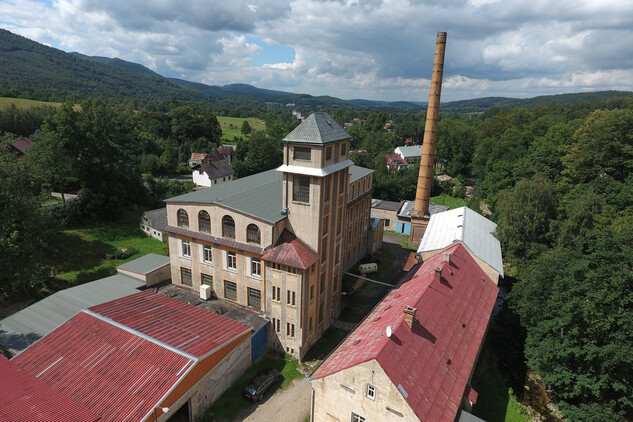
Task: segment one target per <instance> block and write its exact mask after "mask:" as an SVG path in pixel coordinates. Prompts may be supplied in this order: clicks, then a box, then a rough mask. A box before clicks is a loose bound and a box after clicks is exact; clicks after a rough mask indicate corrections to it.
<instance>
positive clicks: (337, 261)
mask: <svg viewBox="0 0 633 422" xmlns="http://www.w3.org/2000/svg"><path fill="white" fill-rule="evenodd" d="M339 248H340V245H336V250H335V252H334V265H336V264H338V263H339V255H340V253H339V252H340V249H339Z"/></svg>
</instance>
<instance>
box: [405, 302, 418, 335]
mask: <svg viewBox="0 0 633 422" xmlns="http://www.w3.org/2000/svg"><path fill="white" fill-rule="evenodd" d="M417 310H418V309H417V308H414V307H413V306H406V307H405V308H404V322H405V323H406V324H407V325H408V326H409V328H411V329H413V324H414V323H415V313H416V312H417Z"/></svg>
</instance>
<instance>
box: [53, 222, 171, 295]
mask: <svg viewBox="0 0 633 422" xmlns="http://www.w3.org/2000/svg"><path fill="white" fill-rule="evenodd" d="M130 248H133V249H135V250H137V252H136V253H134V254H133V255H132V256H130V257H128V258H126V259H113V258H112V257H111V256H112V254H114V253H115V252H117V250H119V251H120V250H121V249H130ZM51 249H52V251H51V265H52V267H53V273H54V275H55V276H56V278H57V279H58V280H60V281H63V284H64V286H61V288H65V287H68V286H72V285H76V284H81V283H86V282H88V281H92V280H97V279H99V278H103V277H107V276H110V275H113V274H115V273H116V267H117V266H119V265H121V264H123V263H125V262H127V261H131V260H132V259H136V258H139V257H141V256H143V255H145V254H148V253H156V254H160V255H167V244H166V243H163V242H161V241H159V240H156V239H154V238H152V237H148V236H146V235H145V234H144V233H143V232H142V231H141V229H140V228H139V226H138V222H125V223H111V224H102V225H99V226H94V227H84V228H77V229H71V230H64V231H62V232H61V233H60V235H59V237H58V238H57V239H56V241H55V245H53V246H52V248H51Z"/></svg>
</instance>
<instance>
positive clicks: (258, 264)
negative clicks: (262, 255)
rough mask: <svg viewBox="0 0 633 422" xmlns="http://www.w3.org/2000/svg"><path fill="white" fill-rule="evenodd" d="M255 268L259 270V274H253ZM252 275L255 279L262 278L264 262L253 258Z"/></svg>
mask: <svg viewBox="0 0 633 422" xmlns="http://www.w3.org/2000/svg"><path fill="white" fill-rule="evenodd" d="M253 268H256V269H257V272H253ZM250 274H251V276H253V277H256V278H261V277H262V261H261V259H259V258H251V265H250Z"/></svg>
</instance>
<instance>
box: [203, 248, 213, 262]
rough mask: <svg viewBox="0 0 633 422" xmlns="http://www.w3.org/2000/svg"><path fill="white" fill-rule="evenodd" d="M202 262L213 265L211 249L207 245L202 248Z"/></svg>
mask: <svg viewBox="0 0 633 422" xmlns="http://www.w3.org/2000/svg"><path fill="white" fill-rule="evenodd" d="M202 262H204V263H205V264H213V248H212V247H211V246H209V245H203V246H202Z"/></svg>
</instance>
